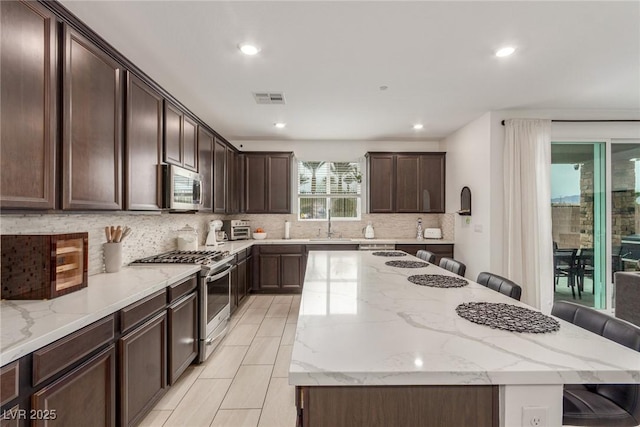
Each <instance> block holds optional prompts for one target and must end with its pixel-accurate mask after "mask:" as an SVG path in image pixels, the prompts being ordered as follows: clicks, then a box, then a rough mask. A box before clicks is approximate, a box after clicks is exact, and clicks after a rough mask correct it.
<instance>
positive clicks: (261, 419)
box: [140, 295, 300, 427]
mask: <svg viewBox="0 0 640 427" xmlns="http://www.w3.org/2000/svg"><path fill="white" fill-rule="evenodd" d="M299 308H300V295H275V296H274V295H250V296H249V297H248V300H247V301H245V302H244V303H243V304H242V306H241V307H240V308H239V309H238V310H237V311H236V312H235V313H234V314H233V316H232V318H231V325H230V326H231V329H230V331H229V333H228V334H227V336H226V337H225V338H224V340H223V341H222V343H220V346H219V347H218V348H217V349H216V350H215V351H214V353H213V354H212V355H211V357H209V359H208V360H207V361H206V362H205V363H203V364H201V365H191V366H190V367H189V368H187V370H186V371H185V372H184V374H182V376H181V377H180V379H179V380H178V382H177V383H176V384H175V385H174V386H173V387H171V388H170V389H169V391H168V392H167V394H166V395H165V396H164V397H163V398H162V400H160V402H158V404H156V406H155V407H154V409H153V410H152V411H151V413H149V415H147V417H146V418H145V419H144V420H143V421H142V423H141V424H140V425H141V426H164V427H168V426H176V427H178V426H179V427H200V426H203V427H204V426H211V427H294V426H295V425H296V410H295V403H294V387H293V386H290V385H289V383H288V381H289V380H288V372H289V363H290V361H291V350H292V348H293V339H294V337H295V331H296V322H297V321H298V311H299Z"/></svg>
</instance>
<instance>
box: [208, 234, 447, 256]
mask: <svg viewBox="0 0 640 427" xmlns="http://www.w3.org/2000/svg"><path fill="white" fill-rule="evenodd" d="M361 243H362V244H398V245H453V244H455V242H454V241H453V240H443V239H423V240H417V239H364V238H353V239H351V238H344V239H342V238H340V239H322V238H312V239H264V240H235V241H227V242H224V244H223V245H220V246H218V249H219V250H227V251H229V252H231V253H232V254H233V253H236V252H238V251H240V250H242V249H244V248H247V247H250V246H253V245H303V244H304V245H314V244H316V245H325V244H331V245H348V244H361ZM207 248H208V249H211V247H208V246H202V247H201V248H200V249H203V250H205V249H207Z"/></svg>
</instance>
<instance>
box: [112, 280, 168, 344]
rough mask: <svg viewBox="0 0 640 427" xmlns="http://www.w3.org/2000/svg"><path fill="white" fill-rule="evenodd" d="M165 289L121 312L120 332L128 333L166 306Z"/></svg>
mask: <svg viewBox="0 0 640 427" xmlns="http://www.w3.org/2000/svg"><path fill="white" fill-rule="evenodd" d="M166 303H167V300H166V291H165V290H164V289H162V290H160V291H158V292H156V293H155V294H151V295H149V296H148V297H146V298H143V299H141V300H140V301H138V302H134V303H133V304H131V305H129V306H127V307H125V308H123V309H122V310H120V331H121V332H123V333H124V332H126V331H128V330H129V329H131V328H132V327H134V326H135V325H137V324H138V323H140V322H141V321H143V320H145V319H146V318H148V317H150V316H151V315H152V314H154V313H156V312H158V311H160V310H162V309H163V308H164V307H165V306H166Z"/></svg>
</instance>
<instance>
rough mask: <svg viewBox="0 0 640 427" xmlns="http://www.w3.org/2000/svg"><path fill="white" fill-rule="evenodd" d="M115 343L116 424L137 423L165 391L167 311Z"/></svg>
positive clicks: (127, 424)
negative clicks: (117, 353)
mask: <svg viewBox="0 0 640 427" xmlns="http://www.w3.org/2000/svg"><path fill="white" fill-rule="evenodd" d="M118 344H119V350H120V423H119V424H120V425H121V426H130V425H136V424H138V423H139V422H140V420H141V419H142V418H143V417H144V416H145V415H146V414H147V412H148V411H149V410H150V409H151V407H152V406H153V405H154V404H155V403H156V402H157V401H158V400H159V399H160V398H161V397H162V396H163V395H164V394H165V392H166V390H167V356H166V355H167V312H166V310H165V311H162V312H161V313H160V314H158V315H156V316H154V317H153V318H152V319H151V320H149V321H147V322H145V323H143V324H142V325H141V326H139V327H137V328H136V329H134V330H133V331H131V332H129V333H128V334H127V335H125V336H124V337H122V338H120V340H119V342H118ZM79 425H83V424H79ZM84 425H89V424H86V423H85V424H84Z"/></svg>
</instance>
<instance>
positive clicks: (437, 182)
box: [419, 153, 446, 213]
mask: <svg viewBox="0 0 640 427" xmlns="http://www.w3.org/2000/svg"><path fill="white" fill-rule="evenodd" d="M445 166H446V154H445V153H429V154H421V155H420V183H421V186H420V187H419V190H420V207H421V208H422V210H421V211H420V212H429V213H444V210H445V192H444V189H445Z"/></svg>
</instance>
